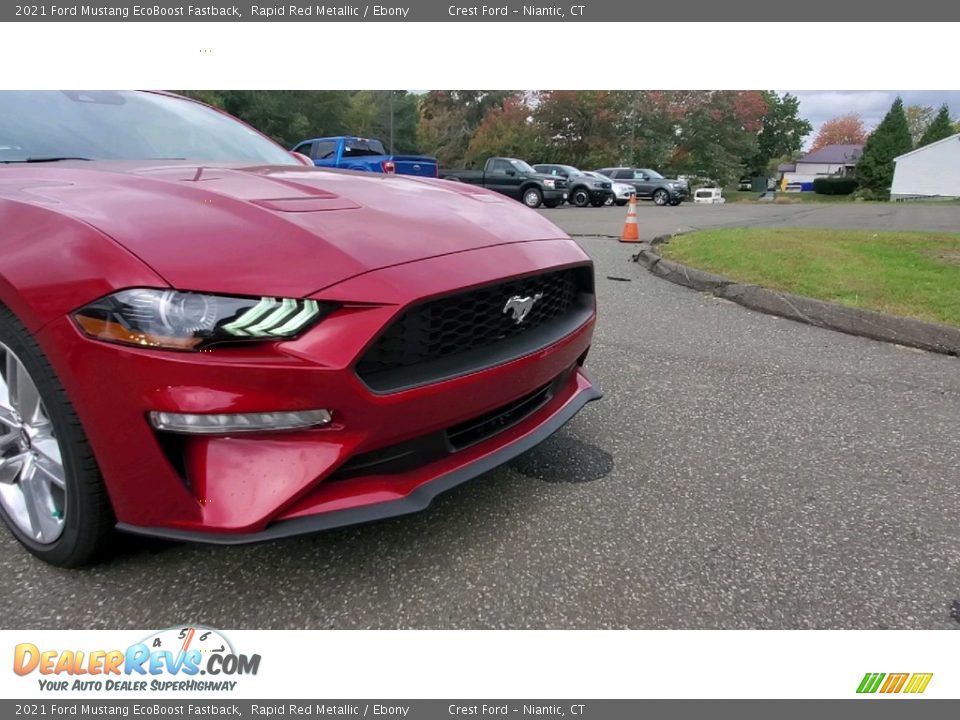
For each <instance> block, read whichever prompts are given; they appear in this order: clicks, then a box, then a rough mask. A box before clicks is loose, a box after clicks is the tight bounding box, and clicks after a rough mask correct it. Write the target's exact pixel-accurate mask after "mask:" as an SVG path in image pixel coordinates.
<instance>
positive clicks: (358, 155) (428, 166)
mask: <svg viewBox="0 0 960 720" xmlns="http://www.w3.org/2000/svg"><path fill="white" fill-rule="evenodd" d="M293 152H297V153H300V154H301V155H306V156H307V157H308V158H310V159H311V160H313V164H314V165H316V166H317V167H327V168H344V169H346V170H362V171H364V172H375V173H396V174H397V175H416V176H417V177H437V159H436V158H432V157H428V156H426V155H390V154H388V153H387V151H386V149H385V148H384V147H383V143H382V142H380V141H379V140H376V139H374V138H359V137H352V136H345V135H341V136H338V137H324V138H314V139H313V140H304V141H302V142H299V143H297V144H296V145H295V146H294V148H293Z"/></svg>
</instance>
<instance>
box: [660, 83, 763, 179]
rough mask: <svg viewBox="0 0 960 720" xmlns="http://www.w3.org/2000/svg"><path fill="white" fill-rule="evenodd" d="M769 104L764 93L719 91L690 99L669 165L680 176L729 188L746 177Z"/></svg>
mask: <svg viewBox="0 0 960 720" xmlns="http://www.w3.org/2000/svg"><path fill="white" fill-rule="evenodd" d="M766 111H767V103H766V100H765V98H764V96H763V93H761V92H758V91H755V90H752V91H733V90H716V91H708V92H700V93H695V94H691V95H688V96H687V97H686V98H685V99H684V101H683V115H682V119H681V120H680V122H679V127H678V130H677V134H676V140H677V144H676V147H675V149H674V152H673V155H672V157H671V158H670V161H669V162H668V164H667V169H668V170H669V171H672V172H675V173H677V174H685V175H693V176H696V177H702V178H709V179H710V180H713V181H714V182H718V183H721V184H727V183H729V182H731V181H733V180H735V179H736V178H737V177H739V176H740V175H742V174H743V170H744V159H745V158H751V157H753V156H755V155H756V152H757V136H758V134H759V132H760V130H761V129H762V126H763V117H764V115H765V113H766Z"/></svg>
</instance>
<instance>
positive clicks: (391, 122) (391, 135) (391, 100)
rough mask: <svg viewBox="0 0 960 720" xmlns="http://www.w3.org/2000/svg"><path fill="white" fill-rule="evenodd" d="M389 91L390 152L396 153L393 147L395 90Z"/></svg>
mask: <svg viewBox="0 0 960 720" xmlns="http://www.w3.org/2000/svg"><path fill="white" fill-rule="evenodd" d="M388 92H389V93H390V154H391V155H396V151H395V150H394V149H393V90H390V91H388Z"/></svg>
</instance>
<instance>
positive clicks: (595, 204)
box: [590, 200, 607, 207]
mask: <svg viewBox="0 0 960 720" xmlns="http://www.w3.org/2000/svg"><path fill="white" fill-rule="evenodd" d="M606 204H607V201H606V200H591V201H590V205H591V207H603V206H604V205H606Z"/></svg>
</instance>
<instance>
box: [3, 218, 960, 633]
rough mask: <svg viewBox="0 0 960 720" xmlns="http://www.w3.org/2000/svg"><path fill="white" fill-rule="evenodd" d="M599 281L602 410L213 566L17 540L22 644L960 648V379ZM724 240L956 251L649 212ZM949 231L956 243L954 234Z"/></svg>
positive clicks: (907, 356)
mask: <svg viewBox="0 0 960 720" xmlns="http://www.w3.org/2000/svg"><path fill="white" fill-rule="evenodd" d="M544 212H545V213H546V214H548V216H550V217H552V218H554V219H555V220H556V221H557V222H558V223H559V224H560V225H562V226H563V227H564V228H565V229H566V230H567V231H568V232H570V233H572V234H574V235H577V236H579V237H578V241H579V242H580V243H581V244H582V245H583V247H584V248H585V249H586V251H587V252H588V253H590V254H591V255H592V256H593V257H594V259H595V261H596V263H597V280H598V293H599V303H600V312H601V320H600V323H599V326H598V330H597V335H596V342H595V344H594V347H593V350H592V351H591V354H590V358H589V360H588V363H587V365H588V367H589V368H590V370H591V372H592V373H593V375H594V376H595V378H596V379H597V381H598V382H599V383H600V384H601V386H602V387H603V389H604V391H605V393H606V397H605V398H604V399H603V400H601V401H600V402H598V403H593V404H591V405H589V406H588V407H587V408H586V409H585V410H584V411H583V412H582V413H581V414H580V415H579V416H577V417H576V418H575V419H574V420H573V421H572V422H570V423H569V424H568V425H567V426H566V427H565V428H564V429H563V430H561V431H560V432H559V433H558V434H557V435H555V436H554V437H553V438H551V439H550V440H548V441H547V442H546V443H544V444H543V445H541V446H540V447H539V448H537V449H535V450H533V451H531V452H530V453H528V454H527V455H525V456H523V457H521V458H519V459H517V460H515V461H514V462H513V463H511V464H510V465H508V466H506V467H504V468H501V469H499V470H497V471H494V472H492V473H489V474H488V475H485V476H483V477H481V478H479V479H477V480H475V481H473V482H471V483H469V484H467V485H464V486H462V487H460V488H458V489H456V490H454V491H452V492H450V493H448V494H447V495H445V496H443V497H441V498H439V499H438V500H437V501H436V502H435V503H434V505H433V506H432V507H431V508H430V509H429V510H427V511H426V512H424V513H421V514H418V515H415V516H410V517H407V518H401V519H396V520H391V521H387V522H381V523H377V524H373V525H368V526H363V527H357V528H350V529H345V530H338V531H333V532H327V533H323V534H319V535H314V536H310V537H302V538H295V539H291V540H285V541H279V542H273V543H268V544H262V545H255V546H243V547H207V546H200V545H188V544H176V543H166V542H158V541H149V540H143V539H138V538H132V537H126V536H118V540H117V554H116V556H115V557H114V558H112V559H111V560H109V561H108V562H106V563H105V564H102V565H99V566H96V567H93V568H90V569H85V570H80V571H68V570H59V569H55V568H51V567H48V566H45V565H44V564H42V563H40V562H39V561H36V560H34V559H33V558H32V557H31V556H30V555H28V554H27V553H26V552H24V551H22V550H21V549H20V548H19V547H18V546H17V545H16V543H15V542H14V541H13V540H12V539H10V538H9V537H7V536H6V535H4V536H3V538H2V540H0V542H2V543H3V547H2V552H0V571H2V573H3V575H4V577H6V582H4V583H3V586H2V588H3V589H2V590H0V618H2V626H3V627H4V628H116V627H120V628H138V629H153V628H163V627H167V626H171V625H177V624H181V623H203V624H206V625H211V626H215V627H219V628H224V629H235V628H278V629H280V628H288V629H289V628H412V627H416V628H942V629H945V628H960V625H958V621H957V620H956V619H954V618H952V617H951V607H952V606H956V607H957V608H958V609H957V610H954V615H956V614H957V613H958V612H960V605H956V603H958V601H960V482H958V480H960V360H958V359H957V358H952V357H946V356H941V355H934V354H929V353H924V352H920V351H914V350H908V349H905V348H902V347H898V346H894V345H888V344H883V343H879V342H874V341H870V340H865V339H861V338H856V337H851V336H847V335H842V334H839V333H835V332H832V331H829V330H822V329H819V328H815V327H811V326H807V325H801V324H797V323H794V322H791V321H788V320H783V319H780V318H776V317H770V316H765V315H761V314H757V313H754V312H751V311H749V310H746V309H744V308H742V307H740V306H737V305H734V304H731V303H728V302H725V301H722V300H718V299H716V298H713V297H710V296H707V295H703V294H700V293H697V292H694V291H691V290H688V289H686V288H682V287H679V286H675V285H672V284H670V283H667V282H664V281H662V280H659V279H657V278H654V277H653V276H651V275H649V274H647V273H646V272H645V271H643V270H642V269H641V268H640V267H639V266H638V265H636V264H635V263H632V262H630V261H629V254H630V252H631V247H630V246H628V245H622V244H620V243H618V242H616V240H613V239H611V238H610V237H603V236H604V235H615V234H618V233H619V231H620V227H621V226H622V222H623V215H624V211H623V208H607V209H592V208H590V209H583V210H579V209H572V208H569V209H567V208H564V209H557V210H553V211H550V210H547V211H544ZM640 217H641V222H640V227H641V233H646V234H662V233H664V232H675V231H676V230H679V229H685V228H692V227H707V226H710V225H711V224H713V225H719V224H724V225H744V224H757V225H763V224H770V225H789V224H799V225H807V224H809V225H811V226H817V225H819V226H824V227H826V226H832V227H881V228H886V227H904V228H906V227H909V228H910V229H947V228H953V229H956V228H958V227H960V206H943V207H940V206H923V207H920V206H912V207H903V208H901V207H891V206H887V205H882V206H881V205H876V206H874V205H864V206H860V205H850V206H843V207H832V206H823V207H812V208H811V207H809V206H759V205H751V206H746V207H737V206H736V205H733V204H731V205H727V206H719V207H695V206H690V205H684V206H681V207H680V208H654V207H651V206H649V205H643V206H641V209H640ZM951 218H952V219H951Z"/></svg>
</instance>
